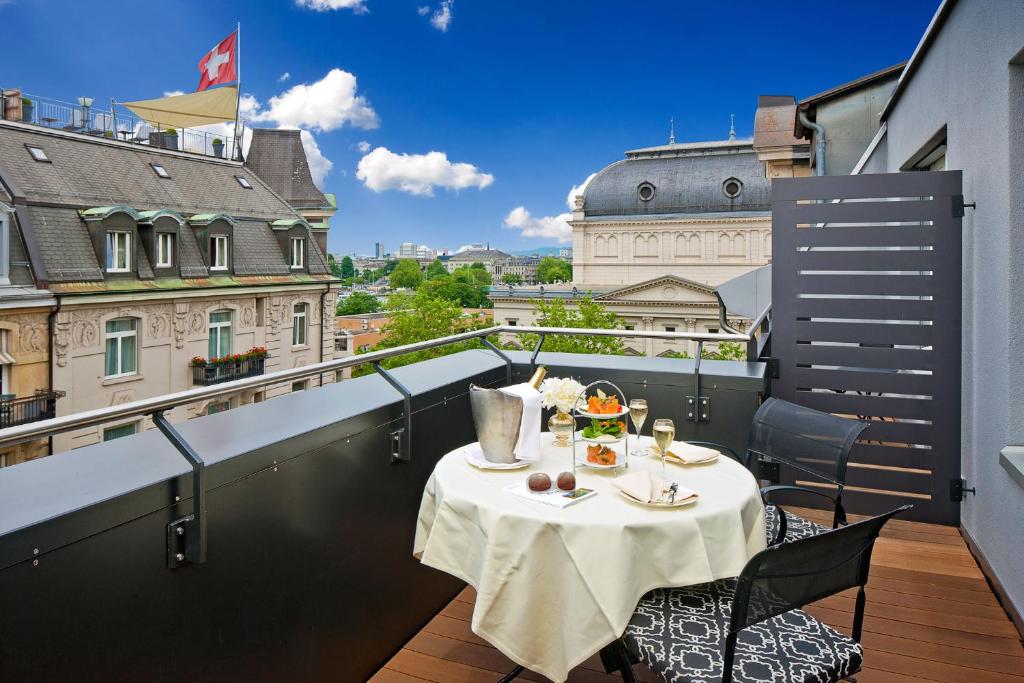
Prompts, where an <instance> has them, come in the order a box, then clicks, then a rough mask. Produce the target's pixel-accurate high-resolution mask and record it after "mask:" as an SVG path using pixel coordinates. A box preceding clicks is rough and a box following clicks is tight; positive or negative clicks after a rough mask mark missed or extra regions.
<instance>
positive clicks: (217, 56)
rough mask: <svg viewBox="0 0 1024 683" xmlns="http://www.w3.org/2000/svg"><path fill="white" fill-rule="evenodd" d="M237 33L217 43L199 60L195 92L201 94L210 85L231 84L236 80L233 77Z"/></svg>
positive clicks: (235, 77) (234, 76)
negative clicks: (197, 85) (198, 74)
mask: <svg viewBox="0 0 1024 683" xmlns="http://www.w3.org/2000/svg"><path fill="white" fill-rule="evenodd" d="M236 38H237V33H232V34H231V35H230V36H228V37H227V38H225V39H224V40H222V41H220V42H219V43H217V46H216V47H215V48H213V49H212V50H210V51H209V52H207V53H206V54H205V55H203V58H202V59H200V60H199V73H200V77H199V87H198V88H196V92H202V91H203V90H206V89H207V88H209V87H210V86H211V85H219V84H221V83H232V82H234V81H235V80H237V76H236V75H235V39H236Z"/></svg>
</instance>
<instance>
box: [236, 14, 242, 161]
mask: <svg viewBox="0 0 1024 683" xmlns="http://www.w3.org/2000/svg"><path fill="white" fill-rule="evenodd" d="M241 104H242V22H238V24H237V25H236V26H235V158H236V160H238V161H241V160H242V141H241V140H239V139H238V111H239V109H240V108H241Z"/></svg>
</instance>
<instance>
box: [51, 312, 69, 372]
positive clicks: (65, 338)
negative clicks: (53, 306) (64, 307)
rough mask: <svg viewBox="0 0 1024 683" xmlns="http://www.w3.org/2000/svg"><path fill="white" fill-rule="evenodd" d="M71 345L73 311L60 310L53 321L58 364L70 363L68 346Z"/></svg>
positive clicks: (60, 365) (54, 347)
mask: <svg viewBox="0 0 1024 683" xmlns="http://www.w3.org/2000/svg"><path fill="white" fill-rule="evenodd" d="M69 346H71V312H70V311H60V312H59V313H57V317H56V318H55V319H54V321H53V349H54V352H55V353H56V355H57V365H58V366H59V367H64V366H65V365H67V364H68V347H69Z"/></svg>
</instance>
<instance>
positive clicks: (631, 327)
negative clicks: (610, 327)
mask: <svg viewBox="0 0 1024 683" xmlns="http://www.w3.org/2000/svg"><path fill="white" fill-rule="evenodd" d="M622 328H623V329H624V330H635V329H636V325H623V326H622Z"/></svg>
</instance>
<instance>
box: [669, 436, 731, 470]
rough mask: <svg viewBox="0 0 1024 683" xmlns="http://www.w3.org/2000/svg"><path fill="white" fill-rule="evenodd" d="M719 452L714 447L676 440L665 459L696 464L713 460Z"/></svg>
mask: <svg viewBox="0 0 1024 683" xmlns="http://www.w3.org/2000/svg"><path fill="white" fill-rule="evenodd" d="M719 455H721V453H719V452H718V451H716V450H715V449H714V448H706V447H704V446H695V445H693V444H688V443H686V442H685V441H684V442H677V443H675V444H673V445H672V447H671V448H670V449H669V450H668V455H667V456H666V458H665V459H666V460H675V461H676V462H680V463H682V464H684V465H696V464H698V463H702V462H707V461H708V460H714V459H715V458H717V457H718V456H719Z"/></svg>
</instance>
